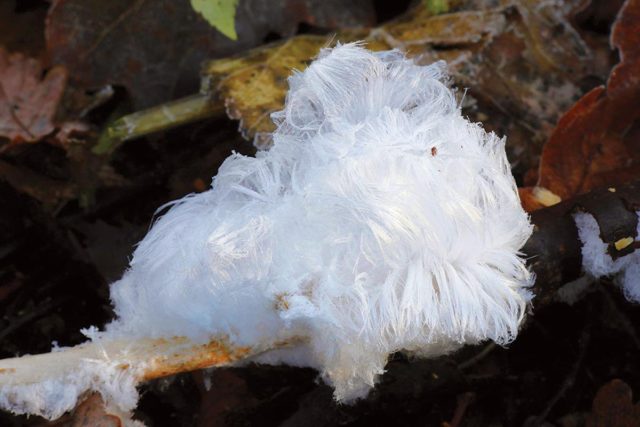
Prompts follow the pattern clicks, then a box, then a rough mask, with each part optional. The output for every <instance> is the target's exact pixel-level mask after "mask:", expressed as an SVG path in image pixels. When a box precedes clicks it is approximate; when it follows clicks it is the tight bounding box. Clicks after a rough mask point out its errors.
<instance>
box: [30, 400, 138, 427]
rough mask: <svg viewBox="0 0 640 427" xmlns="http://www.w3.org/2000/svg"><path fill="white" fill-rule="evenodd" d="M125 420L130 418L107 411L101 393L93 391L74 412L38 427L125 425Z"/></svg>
mask: <svg viewBox="0 0 640 427" xmlns="http://www.w3.org/2000/svg"><path fill="white" fill-rule="evenodd" d="M123 420H124V421H125V422H126V421H128V420H130V418H129V417H128V416H126V415H122V416H121V415H115V414H110V413H107V411H106V410H105V408H104V403H103V401H102V398H101V397H100V395H99V394H97V393H93V394H91V395H89V396H88V397H87V398H86V399H85V400H84V401H83V402H82V403H80V404H79V405H78V407H76V409H75V410H74V411H73V413H71V414H68V415H65V416H63V417H62V418H59V419H57V420H55V421H52V422H45V423H42V424H38V427H123V426H124V425H125V424H124V423H123Z"/></svg>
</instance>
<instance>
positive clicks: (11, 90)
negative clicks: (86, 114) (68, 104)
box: [0, 48, 67, 143]
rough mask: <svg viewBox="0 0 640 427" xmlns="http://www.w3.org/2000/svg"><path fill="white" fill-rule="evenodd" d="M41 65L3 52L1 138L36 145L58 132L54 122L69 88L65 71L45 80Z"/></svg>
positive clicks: (0, 62)
mask: <svg viewBox="0 0 640 427" xmlns="http://www.w3.org/2000/svg"><path fill="white" fill-rule="evenodd" d="M42 73H43V69H42V65H41V63H40V62H39V61H38V60H36V59H33V58H28V57H26V56H24V55H22V54H20V53H14V54H9V53H8V52H7V51H6V50H4V49H3V48H0V137H5V138H8V139H9V140H10V141H11V142H12V143H21V142H35V141H38V140H40V139H42V138H43V137H45V136H47V135H48V134H50V133H52V132H53V131H54V130H55V126H54V123H53V118H54V115H55V113H56V109H57V107H58V104H59V103H60V100H61V99H62V94H63V93H64V89H65V87H66V84H67V71H66V70H65V68H64V67H54V68H52V69H51V70H49V71H48V72H47V73H46V75H45V76H44V77H42Z"/></svg>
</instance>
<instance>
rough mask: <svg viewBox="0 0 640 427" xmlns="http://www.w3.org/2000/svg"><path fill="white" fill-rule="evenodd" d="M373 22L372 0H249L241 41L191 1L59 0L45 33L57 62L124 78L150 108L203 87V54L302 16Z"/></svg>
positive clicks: (79, 76) (81, 75) (87, 83)
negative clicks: (213, 23) (200, 84)
mask: <svg viewBox="0 0 640 427" xmlns="http://www.w3.org/2000/svg"><path fill="white" fill-rule="evenodd" d="M372 21H373V8H372V6H371V2H370V1H369V0H357V1H355V2H343V1H339V0H330V1H320V0H278V1H270V2H264V1H261V0H245V1H242V2H240V3H239V6H238V8H237V12H236V29H237V33H238V40H237V41H233V40H230V39H229V38H227V37H226V36H224V35H222V34H221V33H219V32H218V31H217V30H216V29H215V28H213V27H212V26H211V25H210V24H209V23H208V22H207V21H206V20H205V19H204V18H203V17H202V15H200V14H199V13H197V12H196V11H195V10H194V9H193V8H192V7H191V3H190V0H157V1H145V0H135V1H130V0H111V1H103V0H56V1H54V2H53V3H52V5H51V8H50V10H49V14H48V17H47V26H46V31H45V35H46V43H47V48H48V51H49V54H50V56H51V59H52V62H53V63H54V64H63V65H65V66H67V68H68V69H69V70H73V73H72V75H71V78H72V80H73V82H74V83H75V84H78V85H79V86H81V87H84V88H100V87H103V86H105V85H107V84H114V85H122V86H124V87H126V88H127V89H128V91H129V93H130V95H131V97H132V99H133V101H134V107H135V108H136V109H142V108H146V107H149V106H153V105H157V104H160V103H162V102H165V101H168V100H170V99H174V98H176V97H180V96H184V95H188V94H191V93H194V92H196V91H197V89H198V72H199V70H200V65H201V62H202V61H203V60H205V59H207V58H212V57H220V56H224V55H229V54H232V53H236V52H238V51H241V50H243V49H247V48H250V47H253V46H257V45H259V44H262V43H263V41H264V39H265V37H266V36H270V37H271V36H275V37H279V36H282V37H288V36H291V35H293V34H294V33H295V32H296V31H297V28H298V24H299V23H301V22H305V23H308V24H311V25H314V26H317V27H322V28H328V29H331V28H338V27H344V26H351V25H363V24H370V23H371V22H372Z"/></svg>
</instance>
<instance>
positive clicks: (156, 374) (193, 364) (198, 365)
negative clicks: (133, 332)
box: [140, 337, 251, 381]
mask: <svg viewBox="0 0 640 427" xmlns="http://www.w3.org/2000/svg"><path fill="white" fill-rule="evenodd" d="M183 343H184V344H186V343H187V340H186V339H185V338H183V337H179V338H172V339H171V340H164V339H163V340H158V342H157V344H155V345H154V346H155V347H158V351H157V354H159V356H155V357H153V358H152V359H151V360H149V365H148V367H147V368H146V369H144V372H143V373H142V375H141V378H140V379H141V380H143V381H147V380H151V379H154V378H161V377H166V376H169V375H174V374H177V373H180V372H189V371H195V370H198V369H203V368H208V367H212V366H220V365H226V364H229V363H232V362H235V361H237V360H240V359H243V358H245V357H247V356H248V355H250V353H251V347H235V346H232V345H230V344H228V343H227V342H225V341H223V340H214V341H211V342H209V343H207V344H201V345H193V346H191V347H188V346H187V347H186V348H181V349H179V350H177V351H174V352H172V353H170V354H162V347H164V346H167V345H169V346H179V345H180V344H183ZM153 353H154V352H150V354H153Z"/></svg>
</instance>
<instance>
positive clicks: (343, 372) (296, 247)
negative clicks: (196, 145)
mask: <svg viewBox="0 0 640 427" xmlns="http://www.w3.org/2000/svg"><path fill="white" fill-rule="evenodd" d="M447 80H448V78H447V74H446V66H445V63H444V62H437V63H435V64H432V65H430V66H418V65H416V64H414V63H413V61H412V60H409V59H406V58H405V57H404V56H403V54H402V53H400V52H398V51H388V52H378V53H373V52H370V51H368V50H366V49H364V48H362V47H361V46H360V45H358V44H348V45H342V46H338V47H336V48H334V49H324V50H323V51H322V52H321V53H320V55H319V58H318V59H317V60H316V61H314V62H313V63H312V64H311V65H310V66H309V67H308V68H307V70H306V71H304V72H297V73H295V74H294V75H293V76H292V77H291V78H290V79H289V84H290V91H289V94H288V95H287V99H286V104H285V107H284V110H282V111H280V112H278V113H275V114H273V116H272V117H273V119H274V121H275V123H276V124H277V130H276V131H275V133H274V135H273V140H274V144H273V147H272V148H271V149H270V150H269V151H267V152H261V153H258V155H257V156H256V157H255V158H253V157H245V156H242V155H239V154H233V155H231V156H230V157H229V158H228V159H227V160H226V161H225V162H224V164H223V165H222V166H221V168H220V170H219V173H218V175H217V176H216V177H215V178H214V180H213V184H212V188H211V189H210V190H209V191H206V192H204V193H200V194H193V195H189V196H187V197H185V198H183V199H181V200H178V201H176V202H173V203H171V204H169V205H168V206H169V207H170V209H169V210H168V212H166V213H165V214H164V215H163V216H162V217H161V218H159V219H158V221H157V222H156V223H155V224H154V225H153V227H152V228H151V230H150V232H149V233H148V235H147V236H146V237H145V238H144V239H143V240H142V241H141V242H140V244H139V245H138V247H137V249H136V251H135V253H134V254H133V258H132V260H131V265H130V268H129V270H128V271H127V272H126V273H125V274H124V276H123V278H122V279H121V280H119V281H118V282H116V283H114V284H113V286H112V288H111V292H112V300H113V304H114V306H115V311H116V313H117V316H118V317H117V319H116V320H115V321H114V322H113V323H111V324H110V325H108V326H107V328H106V331H105V332H104V333H102V334H100V338H97V339H117V338H122V337H126V338H127V339H131V338H136V337H140V338H143V337H144V338H156V337H172V336H186V337H189V338H190V339H192V340H194V341H202V342H207V341H209V340H210V339H212V338H215V337H222V336H224V337H227V338H228V339H229V341H230V342H231V343H233V344H234V345H239V346H244V345H249V346H260V347H262V348H264V347H265V346H266V347H268V346H269V344H270V343H275V342H276V341H281V340H287V339H290V338H291V337H302V338H303V339H304V340H303V341H302V343H301V344H300V345H298V346H297V347H294V348H291V349H278V350H274V351H272V352H268V353H266V354H264V355H263V356H261V357H259V358H257V359H255V360H258V361H261V362H265V363H289V364H295V365H299V366H310V367H314V368H317V369H318V370H319V371H320V372H321V374H322V377H323V378H324V379H325V380H326V381H327V382H328V383H329V384H331V385H332V386H333V387H334V388H335V397H336V399H338V400H340V401H351V400H353V399H356V398H359V397H363V396H365V395H366V394H367V392H368V391H369V390H370V388H371V387H372V386H373V385H374V383H375V381H376V379H377V377H378V375H379V374H381V373H382V372H383V369H384V366H385V364H386V362H387V357H388V355H389V354H390V353H393V352H396V351H408V352H412V353H415V354H418V355H422V356H436V355H441V354H444V353H447V352H450V351H452V350H454V349H456V348H458V347H460V346H462V345H463V344H465V343H477V342H479V341H483V340H494V341H495V342H497V343H499V344H506V343H508V342H510V341H511V340H513V339H514V338H515V336H516V334H517V333H518V328H519V325H520V323H521V321H522V319H523V316H524V315H525V312H526V309H527V305H528V302H529V300H530V299H531V297H532V295H531V293H530V290H529V287H530V285H531V284H532V281H533V278H532V275H531V274H530V273H529V271H528V270H527V268H526V267H525V263H524V261H523V259H522V258H521V257H520V254H519V250H520V248H521V247H522V246H523V244H524V243H525V242H526V240H527V239H528V237H529V236H530V234H531V231H532V227H531V225H530V223H529V218H528V215H527V214H526V213H525V212H524V210H523V209H522V207H521V204H520V200H519V198H518V193H517V190H516V185H515V182H514V179H513V177H512V175H511V172H510V167H509V163H508V162H507V159H506V155H505V149H504V139H500V138H498V137H497V136H496V135H495V134H493V133H486V132H485V131H484V130H483V129H482V127H481V126H480V125H479V124H475V123H470V122H469V121H468V120H466V119H465V118H464V117H463V116H462V115H461V112H460V108H459V106H458V104H457V102H456V100H455V97H454V94H453V92H452V91H451V90H450V89H449V87H448V86H447ZM84 386H85V384H83V387H84ZM80 388H82V387H80ZM64 401H65V402H67V401H68V402H71V400H70V399H65V400H64ZM40 404H41V406H42V405H45V406H46V405H49V404H51V402H41V403H40ZM61 405H62V404H61ZM62 406H65V407H67V409H69V407H70V404H65V405H62ZM125 406H126V405H125ZM28 410H29V411H34V410H33V408H28ZM59 411H60V410H58V409H56V411H55V413H56V414H57V413H59Z"/></svg>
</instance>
